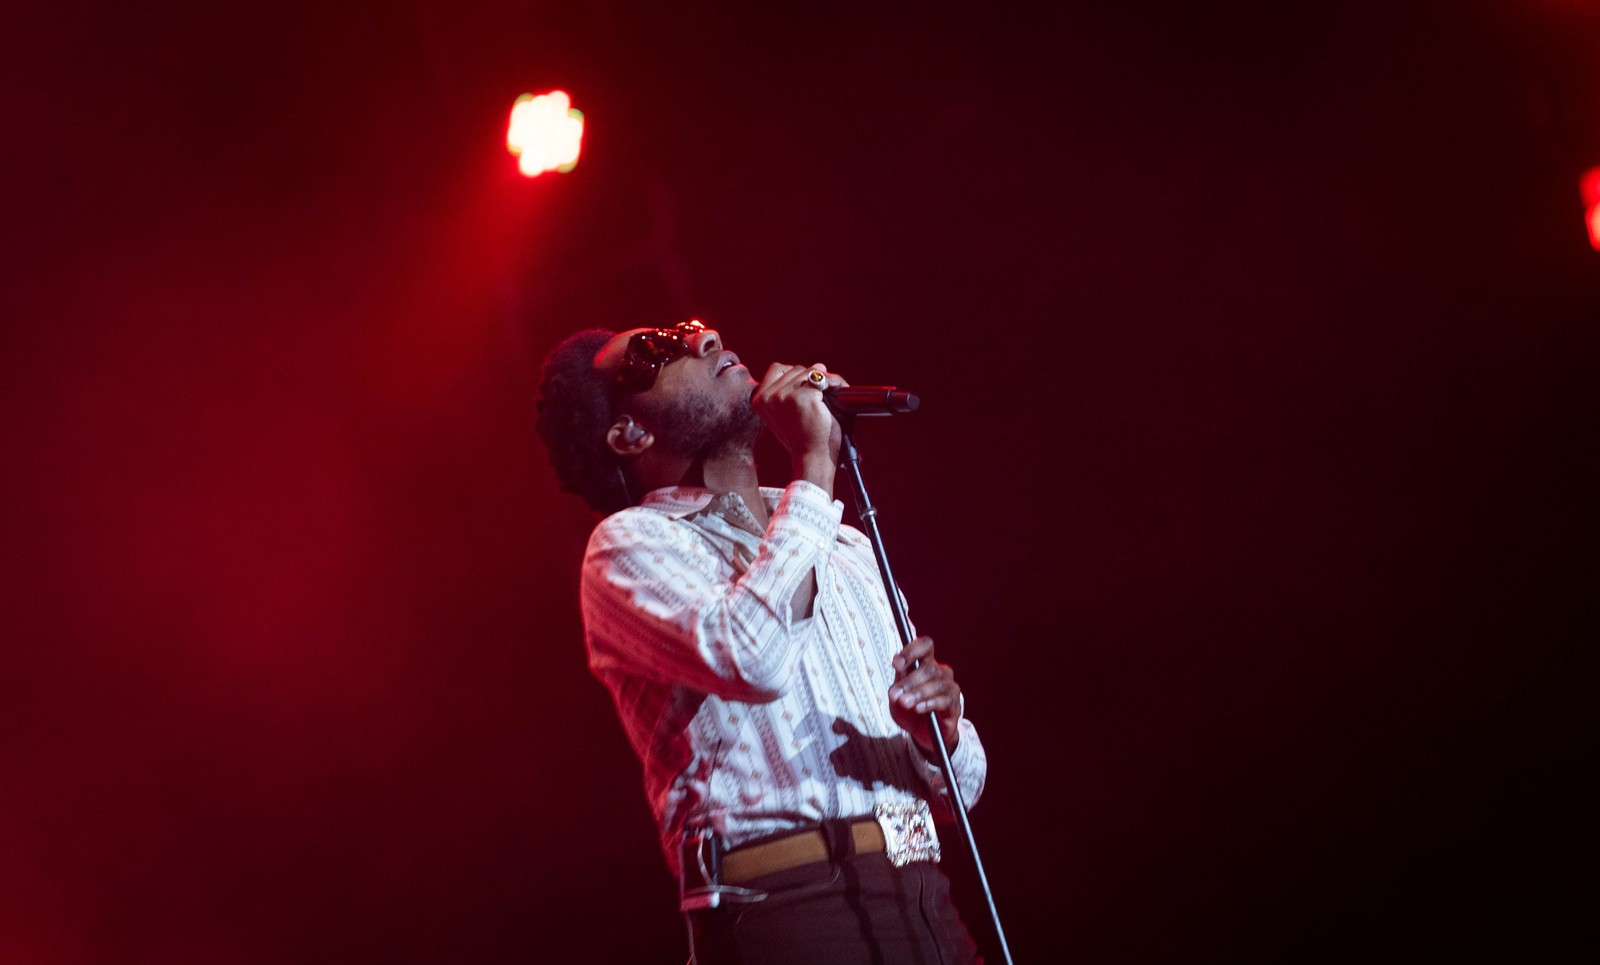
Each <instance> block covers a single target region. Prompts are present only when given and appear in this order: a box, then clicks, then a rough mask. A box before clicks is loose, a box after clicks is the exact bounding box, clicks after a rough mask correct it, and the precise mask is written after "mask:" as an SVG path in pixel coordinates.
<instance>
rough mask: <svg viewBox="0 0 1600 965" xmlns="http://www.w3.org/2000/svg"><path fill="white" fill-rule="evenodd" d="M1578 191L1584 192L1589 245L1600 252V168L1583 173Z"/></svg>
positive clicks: (1584, 213) (1584, 214)
mask: <svg viewBox="0 0 1600 965" xmlns="http://www.w3.org/2000/svg"><path fill="white" fill-rule="evenodd" d="M1578 190H1579V191H1581V192H1583V220H1584V222H1585V223H1586V224H1588V226H1589V244H1590V246H1592V247H1593V248H1594V250H1596V251H1600V167H1592V168H1590V169H1589V170H1587V171H1585V172H1583V177H1582V178H1580V179H1579V181H1578Z"/></svg>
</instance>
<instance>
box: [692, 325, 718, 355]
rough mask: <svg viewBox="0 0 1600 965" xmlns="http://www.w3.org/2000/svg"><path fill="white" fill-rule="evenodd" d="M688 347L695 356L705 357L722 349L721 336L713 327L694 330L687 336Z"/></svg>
mask: <svg viewBox="0 0 1600 965" xmlns="http://www.w3.org/2000/svg"><path fill="white" fill-rule="evenodd" d="M689 348H690V349H691V350H692V351H693V352H694V354H695V358H702V359H703V358H705V357H706V356H707V355H710V354H711V353H712V352H720V351H722V336H721V335H718V334H717V330H716V329H714V328H708V329H706V330H704V331H701V332H696V333H694V334H693V335H691V336H690V337H689Z"/></svg>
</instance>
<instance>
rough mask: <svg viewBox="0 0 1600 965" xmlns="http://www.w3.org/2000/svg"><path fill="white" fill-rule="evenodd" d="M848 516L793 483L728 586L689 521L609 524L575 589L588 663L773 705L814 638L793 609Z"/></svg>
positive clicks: (599, 531) (630, 515) (641, 514)
mask: <svg viewBox="0 0 1600 965" xmlns="http://www.w3.org/2000/svg"><path fill="white" fill-rule="evenodd" d="M841 513H842V508H841V507H840V506H839V505H838V504H837V503H835V502H834V501H833V500H832V499H831V498H829V497H828V495H827V494H826V493H824V492H822V491H821V490H820V489H818V488H816V487H815V486H813V485H811V484H810V483H806V482H803V481H800V482H795V483H791V484H790V485H789V487H788V488H787V489H786V490H785V491H784V494H783V498H782V499H780V500H779V502H778V506H777V509H776V511H775V512H774V513H773V516H772V520H771V522H770V523H769V525H768V527H767V532H766V535H765V537H764V538H763V539H762V541H761V546H760V549H759V551H758V552H757V554H756V558H755V559H754V560H753V561H752V562H751V563H750V566H749V567H748V568H747V569H746V570H745V572H744V573H743V574H742V575H741V576H739V578H738V579H735V580H731V581H729V580H727V579H726V578H723V577H721V576H719V573H718V566H719V564H718V561H717V560H716V559H714V558H713V557H712V556H711V555H710V554H709V552H708V551H707V550H706V548H705V546H704V545H703V544H702V542H701V541H700V540H699V538H698V537H696V536H695V535H694V534H693V533H692V532H691V531H689V530H688V529H687V528H686V527H684V526H683V524H680V523H676V522H674V521H673V520H671V519H668V518H666V517H664V516H661V515H659V514H657V513H653V512H649V511H647V510H639V511H624V512H622V513H618V514H616V515H615V516H612V517H610V518H608V519H606V520H605V521H603V522H602V523H601V524H600V525H599V526H598V527H597V528H596V529H595V533H594V535H593V536H592V537H591V538H590V541H589V551H588V554H587V555H586V557H585V559H584V568H583V580H582V587H581V592H580V595H581V599H582V604H583V613H584V624H585V627H586V628H587V631H588V636H589V644H590V665H591V666H592V667H593V668H594V669H595V670H596V672H602V671H605V670H609V669H621V670H625V671H626V672H629V673H633V674H637V675H640V676H644V677H648V678H651V679H655V680H659V681H661V682H663V683H682V684H686V685H688V686H691V687H694V688H696V689H699V690H704V691H707V692H709V693H715V694H718V695H719V696H723V697H727V698H729V699H734V700H744V701H765V700H772V699H773V698H774V697H776V696H777V694H778V692H779V691H781V690H782V689H783V687H784V685H785V684H786V682H787V681H788V678H789V674H790V673H791V672H792V670H793V669H794V666H795V663H796V662H797V660H798V659H799V654H800V652H801V649H802V647H803V646H804V644H805V642H806V641H807V640H808V639H810V637H811V636H812V634H813V632H814V631H813V630H812V628H811V624H810V621H809V620H805V619H802V618H800V617H798V616H797V615H796V606H795V601H796V600H797V599H800V598H801V596H802V594H801V592H800V591H801V590H802V589H803V584H804V583H805V582H806V581H807V580H808V579H810V580H812V586H813V588H812V589H811V591H810V592H809V593H807V594H804V599H805V601H806V603H805V609H806V610H807V611H809V608H810V600H811V598H812V597H814V595H815V589H814V577H813V573H814V571H815V569H816V567H817V565H818V564H819V563H820V562H821V561H822V560H823V559H825V558H826V556H827V554H828V553H829V552H830V551H831V548H832V544H833V540H834V538H835V536H836V535H837V533H838V529H839V518H840V515H841Z"/></svg>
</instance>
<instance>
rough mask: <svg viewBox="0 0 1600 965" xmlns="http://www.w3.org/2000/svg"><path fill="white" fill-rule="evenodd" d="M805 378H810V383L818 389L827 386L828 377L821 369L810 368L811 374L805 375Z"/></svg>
mask: <svg viewBox="0 0 1600 965" xmlns="http://www.w3.org/2000/svg"><path fill="white" fill-rule="evenodd" d="M806 378H807V379H809V380H810V382H811V384H812V385H814V386H816V387H817V388H819V389H826V388H827V387H828V377H827V376H826V375H824V374H823V373H822V370H821V369H812V370H811V374H810V375H808V376H806Z"/></svg>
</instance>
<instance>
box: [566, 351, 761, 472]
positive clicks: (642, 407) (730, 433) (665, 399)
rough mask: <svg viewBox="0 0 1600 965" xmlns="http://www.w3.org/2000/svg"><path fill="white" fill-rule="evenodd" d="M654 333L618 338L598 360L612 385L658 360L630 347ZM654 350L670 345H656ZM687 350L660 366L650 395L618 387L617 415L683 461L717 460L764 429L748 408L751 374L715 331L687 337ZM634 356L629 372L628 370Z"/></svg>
mask: <svg viewBox="0 0 1600 965" xmlns="http://www.w3.org/2000/svg"><path fill="white" fill-rule="evenodd" d="M652 331H654V330H653V329H645V328H635V329H630V330H629V331H626V332H622V333H620V334H618V335H617V336H615V337H614V338H612V339H611V340H610V341H609V342H607V343H606V344H605V345H604V346H603V347H602V348H601V349H600V351H599V352H597V353H596V354H595V357H594V364H595V368H597V369H599V370H601V371H602V372H604V373H606V375H607V379H608V381H614V380H615V379H616V377H617V374H618V373H619V372H621V371H623V369H624V368H625V367H627V368H631V369H632V370H633V371H634V372H635V378H637V373H638V371H639V369H640V368H641V366H640V365H639V364H638V362H639V360H640V359H644V360H649V359H651V358H654V357H656V356H655V355H654V354H653V352H652V349H651V346H649V345H645V346H637V349H638V350H632V349H630V345H632V344H633V340H634V337H635V336H637V335H640V334H641V333H648V332H652ZM656 344H657V345H669V344H671V343H670V340H658V341H657V342H656ZM683 347H684V349H685V351H684V352H683V353H682V354H681V355H678V356H677V357H675V358H671V359H670V360H668V361H664V362H662V363H661V364H660V365H659V368H658V369H657V370H656V372H655V377H654V381H653V383H652V384H651V385H650V387H649V388H648V389H645V390H644V391H630V386H618V387H617V389H616V395H615V396H614V399H615V404H614V413H613V414H614V415H616V416H618V417H620V416H622V415H630V416H632V417H633V418H634V420H635V421H636V422H638V423H639V424H641V425H643V426H645V427H646V428H648V429H649V430H650V431H651V432H652V433H654V435H655V437H656V444H657V445H661V446H663V447H665V448H666V449H667V450H668V451H670V452H674V453H677V454H679V455H684V456H690V457H704V456H713V455H718V454H720V452H721V451H723V450H724V449H727V448H729V447H736V446H739V445H745V446H748V445H750V444H751V443H753V442H754V441H755V438H756V436H758V435H760V432H761V427H762V424H761V420H760V418H759V417H757V416H756V414H755V412H754V411H753V410H752V409H751V408H750V394H751V392H752V391H754V389H755V386H756V382H755V380H754V379H752V378H751V377H750V370H749V369H747V368H745V366H744V365H743V364H741V363H740V361H739V357H738V356H737V355H735V354H734V353H732V352H729V351H726V350H725V349H724V348H723V347H722V337H721V335H720V334H719V333H718V332H717V331H716V330H715V329H710V328H705V329H700V330H698V331H690V332H688V333H687V334H686V335H685V336H684V341H683ZM630 351H632V355H633V359H634V362H633V364H632V365H631V366H630V365H628V364H627V360H628V359H629V356H630ZM632 385H635V386H636V385H637V382H634V383H632Z"/></svg>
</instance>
